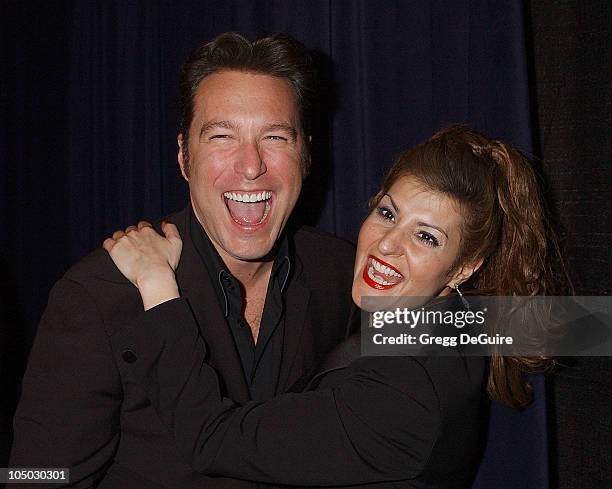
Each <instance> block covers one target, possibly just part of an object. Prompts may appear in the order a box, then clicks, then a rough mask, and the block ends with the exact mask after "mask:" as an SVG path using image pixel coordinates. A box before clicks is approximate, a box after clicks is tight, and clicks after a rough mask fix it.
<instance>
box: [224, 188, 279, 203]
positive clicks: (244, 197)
mask: <svg viewBox="0 0 612 489" xmlns="http://www.w3.org/2000/svg"><path fill="white" fill-rule="evenodd" d="M223 197H225V198H226V199H229V200H234V201H236V202H261V201H263V200H268V199H270V197H272V192H271V191H270V190H265V191H263V192H259V193H258V194H239V193H236V192H225V193H224V194H223Z"/></svg>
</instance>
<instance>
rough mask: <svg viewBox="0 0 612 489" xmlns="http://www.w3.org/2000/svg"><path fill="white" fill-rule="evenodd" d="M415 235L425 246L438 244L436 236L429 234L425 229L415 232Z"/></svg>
mask: <svg viewBox="0 0 612 489" xmlns="http://www.w3.org/2000/svg"><path fill="white" fill-rule="evenodd" d="M417 237H418V238H419V239H420V240H421V241H422V242H423V243H425V244H426V245H427V246H431V247H434V248H435V247H436V246H440V242H439V241H438V238H436V237H435V236H434V235H433V234H429V233H427V232H425V231H419V232H418V233H417Z"/></svg>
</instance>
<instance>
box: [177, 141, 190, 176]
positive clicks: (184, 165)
mask: <svg viewBox="0 0 612 489" xmlns="http://www.w3.org/2000/svg"><path fill="white" fill-rule="evenodd" d="M176 142H177V143H178V155H177V158H178V163H179V166H180V167H181V174H182V175H183V178H184V179H185V180H187V181H189V156H188V154H187V148H183V144H185V141H184V140H183V133H179V135H178V136H177V137H176Z"/></svg>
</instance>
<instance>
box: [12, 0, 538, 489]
mask: <svg viewBox="0 0 612 489" xmlns="http://www.w3.org/2000/svg"><path fill="white" fill-rule="evenodd" d="M2 9H3V12H2V19H3V20H2V28H3V31H2V39H3V43H2V44H3V45H2V54H3V76H2V78H3V80H2V92H3V93H2V101H3V107H4V108H5V110H6V115H5V117H3V120H2V134H1V137H2V140H1V141H0V143H1V144H0V157H1V168H2V174H3V178H2V183H1V185H2V187H1V188H2V202H1V205H2V207H1V211H2V221H1V225H2V231H0V235H1V245H2V248H1V254H0V260H2V261H3V262H4V263H3V264H2V265H3V268H4V269H5V270H6V273H5V274H4V275H5V276H4V279H3V284H2V290H3V291H4V292H5V293H4V294H3V297H4V299H5V302H6V311H5V312H3V318H4V319H6V328H3V339H4V344H5V345H6V347H5V348H4V352H5V353H4V357H3V362H4V364H6V365H7V367H8V370H7V371H9V372H10V373H11V380H10V385H11V386H12V388H13V390H12V392H16V391H15V388H16V386H17V385H18V379H19V375H20V373H21V369H22V368H23V354H24V352H25V351H27V348H28V346H29V344H30V342H31V339H32V336H33V334H34V333H35V324H36V322H37V320H38V317H39V316H40V313H41V311H42V307H43V305H44V301H45V300H46V295H47V293H48V290H49V288H50V286H51V284H52V283H53V282H54V281H55V280H56V279H57V278H59V276H60V275H61V273H62V272H63V271H64V270H65V269H66V268H67V267H68V266H69V264H70V263H71V262H73V261H74V260H76V259H78V258H79V257H81V256H83V255H84V254H85V253H87V252H88V251H90V250H91V249H92V248H94V247H96V246H98V245H99V244H100V243H101V242H102V240H103V239H104V238H105V237H106V236H108V235H109V234H110V233H111V232H112V231H113V230H115V229H117V228H123V227H125V226H126V225H128V224H130V223H134V222H136V221H138V220H140V219H143V218H146V219H149V220H155V219H157V218H159V217H161V216H163V215H164V214H166V213H169V212H171V211H174V210H177V209H179V208H181V207H182V206H183V205H184V204H185V202H186V195H187V193H186V187H185V184H184V182H183V181H182V179H181V178H180V175H179V172H178V166H177V163H176V121H177V115H178V111H177V94H178V67H179V65H180V63H181V61H182V60H183V59H184V58H185V57H186V55H187V54H188V53H189V51H190V50H191V49H192V48H193V47H195V46H196V45H198V44H199V43H201V42H202V41H205V40H209V39H211V38H212V37H214V36H216V35H217V34H219V33H221V32H224V31H229V30H235V31H238V32H241V33H243V34H244V35H246V36H247V37H253V36H258V35H264V34H269V33H275V32H287V33H289V34H291V35H293V36H294V37H296V38H298V39H300V40H301V41H303V42H304V43H305V44H306V45H307V46H308V47H309V48H311V49H313V50H314V51H315V53H316V56H317V59H318V61H319V64H320V66H321V68H322V70H323V73H324V78H325V79H326V84H325V87H324V88H325V90H324V93H325V109H326V112H325V113H323V114H322V115H321V116H320V117H319V119H318V128H317V130H316V132H315V139H316V141H315V152H314V156H315V158H314V168H313V173H312V175H311V177H310V178H309V180H308V181H307V184H306V188H305V192H304V194H303V196H302V199H301V202H300V204H299V213H300V214H301V216H302V218H303V219H304V220H305V221H308V222H310V223H312V224H316V225H317V226H318V227H320V228H322V229H325V230H328V231H331V232H333V233H336V234H338V235H340V236H343V237H346V238H349V239H352V240H354V239H355V238H356V236H357V232H358V229H359V225H360V223H361V220H362V219H363V218H364V216H365V213H366V205H365V203H366V201H367V199H368V197H369V196H370V195H371V194H372V193H373V192H374V190H375V189H376V187H377V185H378V184H379V182H380V181H381V179H382V176H383V175H384V172H385V170H386V169H387V168H388V167H389V166H390V164H391V162H392V160H393V158H394V156H395V155H397V154H398V153H399V152H400V151H402V150H404V149H406V148H408V147H410V146H412V145H414V144H416V143H418V142H420V141H422V140H424V139H426V138H428V137H429V136H430V135H431V134H432V133H433V132H434V131H435V130H436V129H439V128H441V127H443V126H445V125H447V124H450V123H456V122H462V123H467V124H469V125H471V126H472V127H474V128H476V129H478V130H481V131H483V132H485V133H487V134H489V135H490V136H493V137H495V138H499V139H503V140H506V141H509V142H512V143H514V144H516V145H517V146H518V147H519V148H521V149H522V150H523V151H525V152H526V153H531V128H530V122H529V121H530V112H529V96H528V80H527V68H526V66H527V63H526V46H525V39H524V19H523V10H522V4H521V2H516V1H498V2H488V1H484V0H482V1H475V0H471V1H469V0H446V1H432V2H422V1H389V0H387V1H376V2H372V1H370V2H368V1H349V0H347V1H338V0H337V1H333V2H332V1H322V0H310V1H309V0H303V1H291V2H288V1H282V0H278V1H245V0H243V1H228V0H207V1H193V0H192V1H158V2H150V1H145V0H138V1H129V2H128V1H104V2H85V1H82V2H81V1H79V2H63V3H58V4H51V2H48V3H44V2H34V3H32V2H30V3H21V2H8V3H4V4H3V6H2ZM534 380H535V385H536V391H537V393H538V395H537V397H536V402H535V403H534V405H532V406H531V407H530V408H529V409H527V410H526V411H525V412H522V413H517V412H514V411H511V410H508V409H504V408H501V407H499V406H497V405H494V406H493V409H492V416H491V430H490V433H489V443H488V451H487V453H486V455H485V459H484V463H483V466H482V468H481V471H480V473H479V477H478V480H477V482H476V487H479V488H485V487H487V488H491V487H495V488H513V489H514V488H517V487H521V488H523V487H525V488H535V487H538V488H540V487H547V485H548V483H547V477H548V475H547V453H546V430H545V410H544V405H545V404H544V403H545V400H544V397H543V379H542V378H535V379H534ZM9 397H10V396H9ZM14 397H15V396H13V398H14ZM7 403H8V404H7V406H6V407H5V408H4V411H3V412H4V413H5V414H4V417H5V419H4V420H3V429H4V430H5V432H8V428H7V427H8V419H9V418H10V413H11V410H12V407H13V404H14V403H11V402H10V401H7ZM8 436H9V435H6V438H8ZM0 465H1V464H0Z"/></svg>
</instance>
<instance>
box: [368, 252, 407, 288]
mask: <svg viewBox="0 0 612 489" xmlns="http://www.w3.org/2000/svg"><path fill="white" fill-rule="evenodd" d="M402 280H404V276H403V275H402V274H401V273H400V271H399V270H398V269H397V268H395V267H393V266H392V265H390V264H389V263H386V262H384V261H382V260H381V259H380V258H375V257H374V256H372V255H369V256H368V259H367V261H366V264H365V266H364V267H363V281H364V282H365V283H366V284H368V285H369V286H370V287H372V288H373V289H376V290H387V289H391V288H393V287H395V286H396V285H397V284H399V283H400V282H401V281H402Z"/></svg>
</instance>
